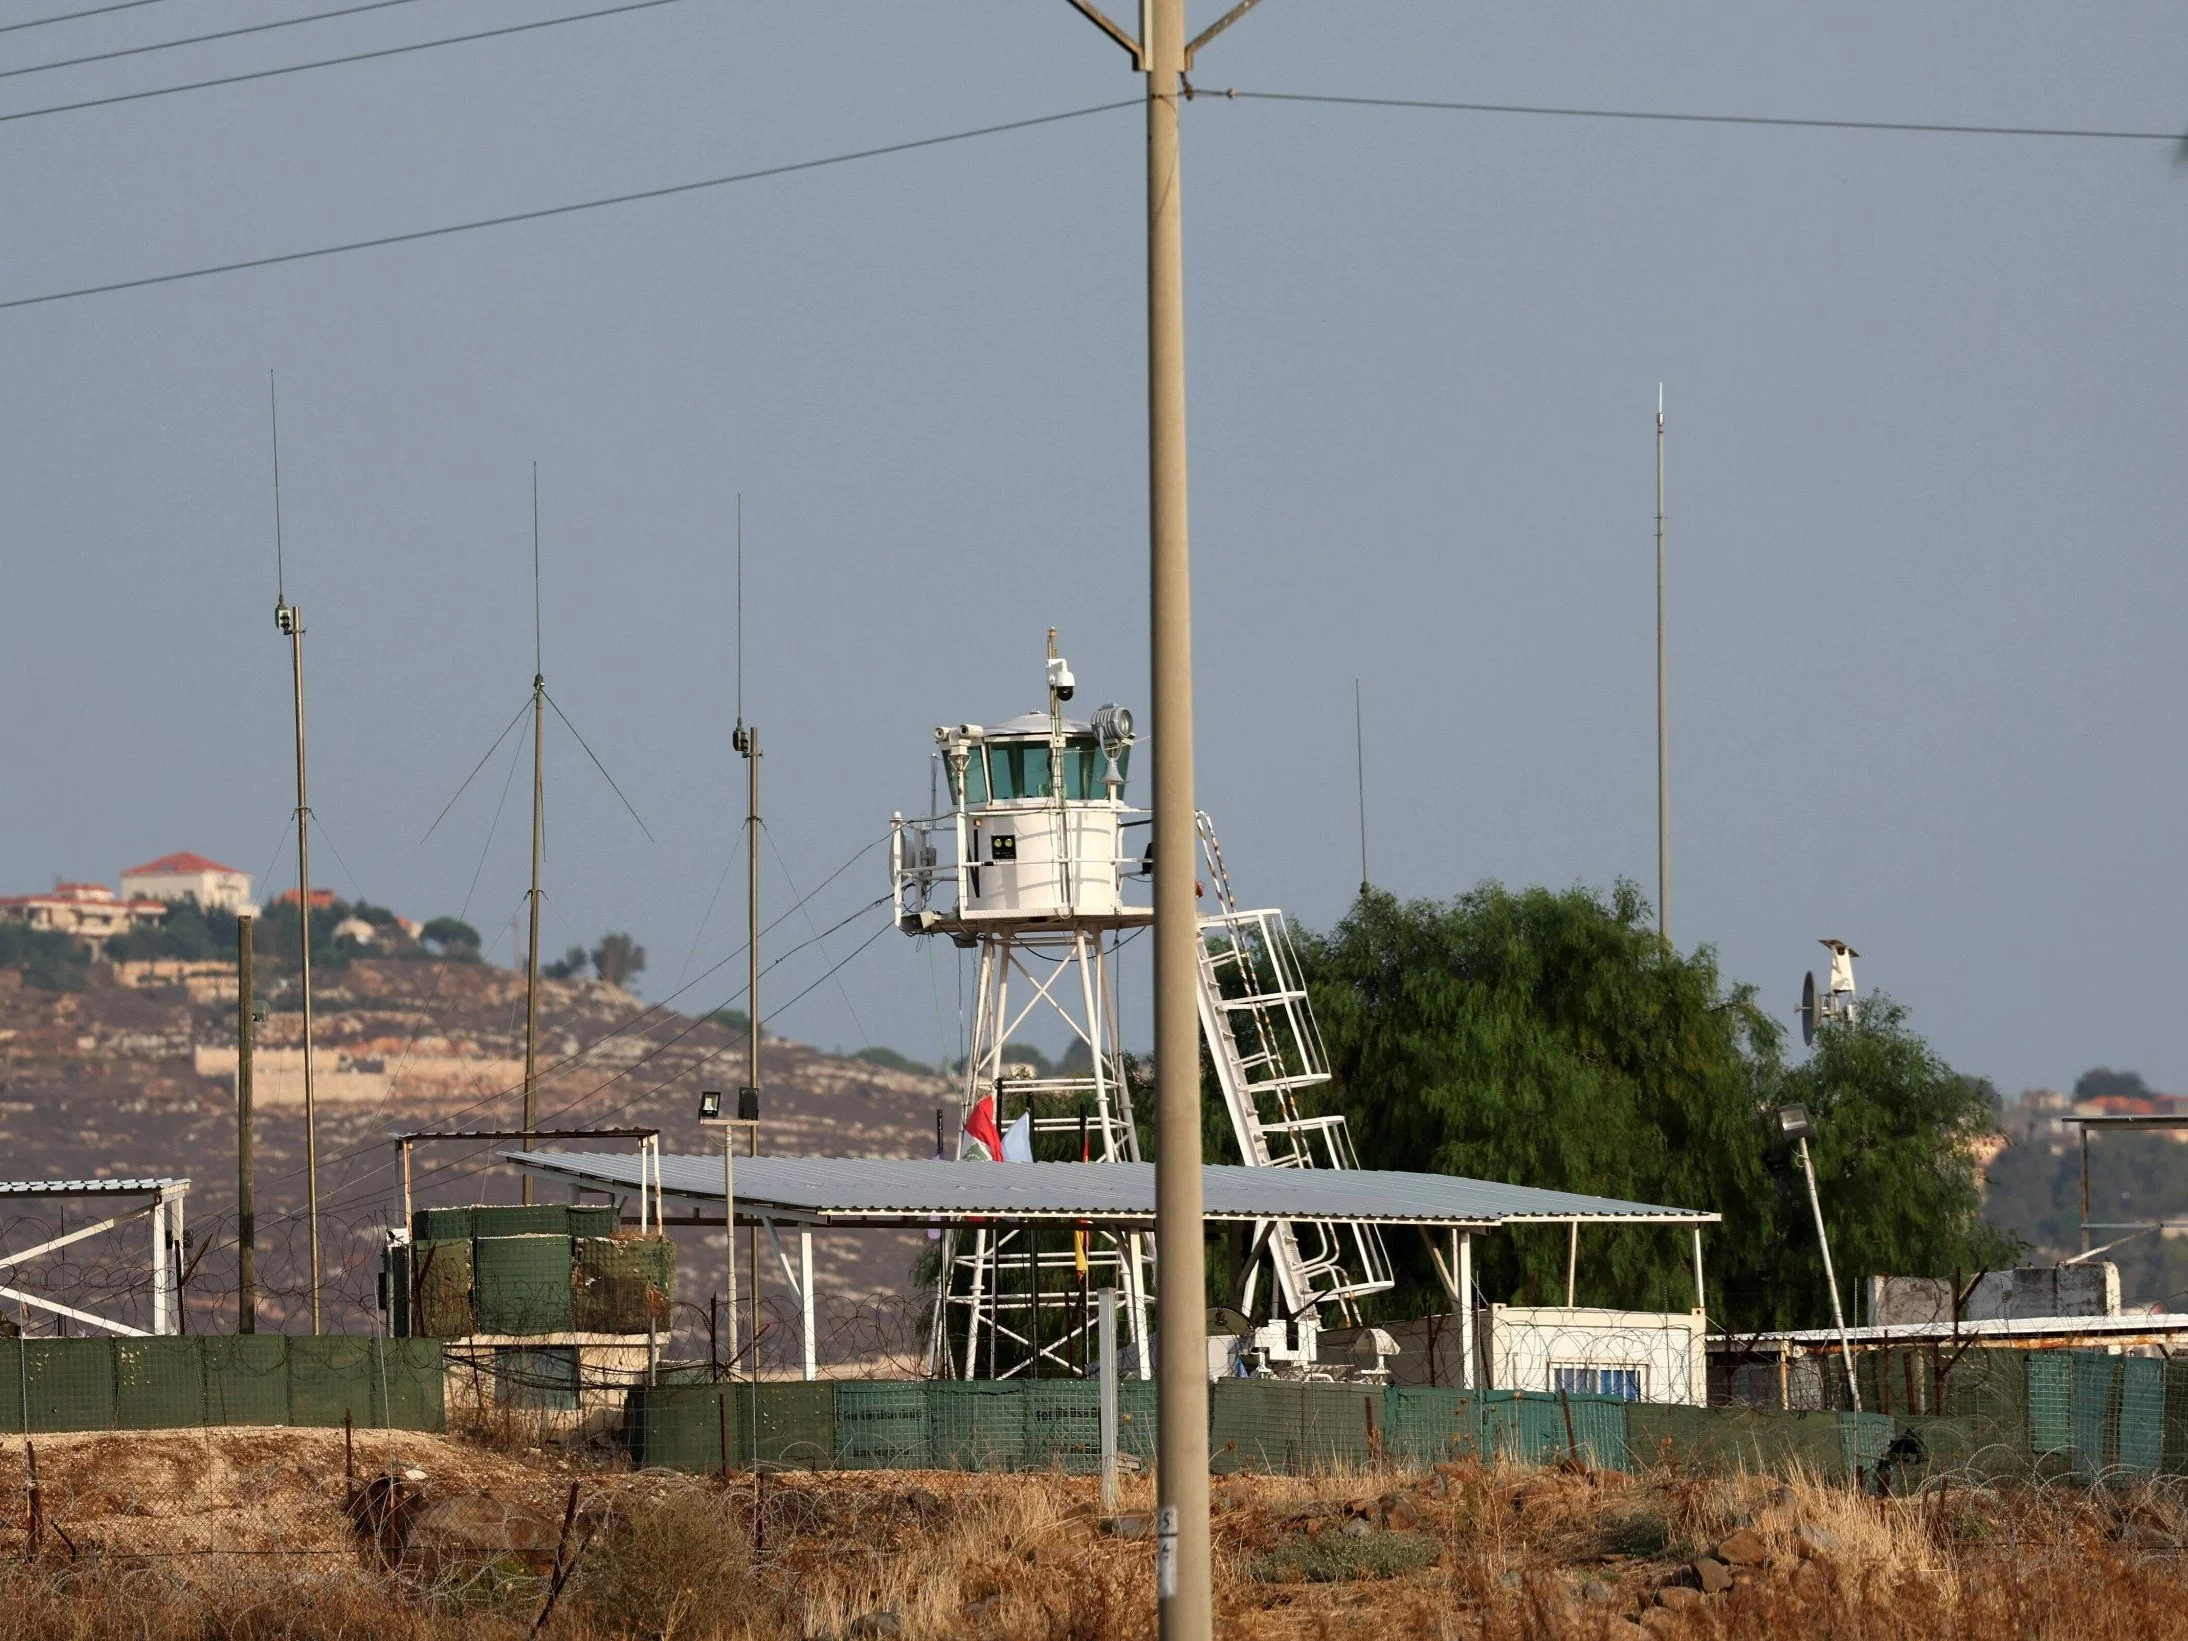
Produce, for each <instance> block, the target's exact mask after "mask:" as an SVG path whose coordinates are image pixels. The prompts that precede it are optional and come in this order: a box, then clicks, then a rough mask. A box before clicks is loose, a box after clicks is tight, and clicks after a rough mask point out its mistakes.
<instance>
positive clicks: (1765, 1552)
mask: <svg viewBox="0 0 2188 1641" xmlns="http://www.w3.org/2000/svg"><path fill="white" fill-rule="evenodd" d="M1717 1559H1718V1560H1719V1561H1721V1562H1723V1563H1724V1564H1725V1565H1726V1566H1728V1567H1760V1566H1761V1565H1762V1564H1763V1563H1764V1562H1766V1561H1768V1560H1769V1559H1770V1547H1769V1546H1768V1545H1767V1544H1765V1543H1763V1540H1762V1535H1761V1534H1760V1533H1758V1532H1756V1531H1755V1530H1754V1529H1753V1528H1752V1527H1742V1528H1740V1529H1739V1530H1738V1531H1737V1532H1733V1533H1727V1534H1726V1535H1725V1536H1724V1538H1723V1539H1721V1540H1720V1541H1719V1542H1718V1545H1717Z"/></svg>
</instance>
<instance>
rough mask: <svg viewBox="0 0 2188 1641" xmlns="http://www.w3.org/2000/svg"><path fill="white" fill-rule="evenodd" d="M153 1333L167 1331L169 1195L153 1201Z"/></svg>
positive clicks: (161, 1195)
mask: <svg viewBox="0 0 2188 1641" xmlns="http://www.w3.org/2000/svg"><path fill="white" fill-rule="evenodd" d="M150 1219H151V1222H152V1331H153V1332H154V1333H155V1334H160V1333H165V1332H166V1331H167V1193H166V1192H165V1191H162V1192H160V1194H159V1195H158V1196H156V1197H154V1198H153V1199H152V1212H151V1215H150Z"/></svg>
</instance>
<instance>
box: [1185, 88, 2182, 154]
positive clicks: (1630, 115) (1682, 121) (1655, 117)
mask: <svg viewBox="0 0 2188 1641" xmlns="http://www.w3.org/2000/svg"><path fill="white" fill-rule="evenodd" d="M1198 95H1199V96H1201V97H1219V98H1222V99H1223V100H1225V101H1231V100H1234V99H1235V100H1237V101H1239V102H1260V103H1329V104H1334V105H1337V106H1339V107H1350V108H1414V109H1432V110H1436V111H1439V112H1447V113H1457V114H1536V115H1545V116H1551V117H1555V118H1558V119H1574V120H1650V121H1660V122H1664V123H1669V124H1674V125H1759V126H1780V127H1786V128H1790V129H1793V130H1802V131H1901V132H1913V133H1917V134H1920V135H1924V136H1954V137H2066V138H2085V139H2093V140H2097V141H2103V142H2182V141H2188V133H2183V132H2180V131H2124V130H2097V129H2089V128H2084V127H2078V126H2056V125H1947V124H1943V123H1941V122H1938V121H1932V120H1836V119H1803V118H1799V117H1795V116H1792V115H1778V114H1683V113H1678V112H1676V111H1670V110H1661V109H1646V108H1562V107H1557V106H1553V105H1548V104H1539V103H1462V102H1444V101H1440V100H1436V99H1431V98H1425V97H1336V96H1324V95H1318V94H1315V93H1311V92H1304V91H1235V90H1224V91H1203V92H1200V93H1199V94H1198Z"/></svg>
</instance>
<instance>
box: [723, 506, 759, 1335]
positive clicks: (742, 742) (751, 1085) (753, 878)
mask: <svg viewBox="0 0 2188 1641" xmlns="http://www.w3.org/2000/svg"><path fill="white" fill-rule="evenodd" d="M730 745H731V746H733V747H735V748H736V749H737V752H738V753H739V755H740V756H742V757H743V759H744V761H745V1030H746V1033H747V1036H746V1041H745V1086H744V1087H743V1088H742V1089H740V1090H738V1093H737V1115H738V1116H739V1117H746V1116H749V1117H750V1118H751V1119H752V1127H751V1129H750V1133H751V1139H750V1141H749V1144H748V1149H747V1151H746V1155H748V1156H754V1157H756V1156H758V1155H759V1154H760V1122H759V1117H760V730H759V726H758V725H756V724H747V723H746V722H745V498H744V493H743V492H742V491H739V492H738V494H737V728H736V731H735V732H734V733H733V734H732V735H731V736H730ZM723 1233H724V1235H726V1236H728V1237H729V1238H730V1239H731V1240H732V1241H734V1240H735V1237H736V1234H737V1233H736V1227H735V1226H733V1225H726V1224H725V1225H724V1227H723ZM749 1234H750V1237H751V1243H752V1350H753V1356H752V1372H753V1374H754V1375H755V1376H757V1374H758V1373H759V1369H760V1358H759V1348H760V1233H759V1229H758V1228H757V1227H754V1228H753V1230H752V1231H751V1232H750V1233H749Z"/></svg>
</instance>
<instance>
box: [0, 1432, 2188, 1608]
mask: <svg viewBox="0 0 2188 1641" xmlns="http://www.w3.org/2000/svg"><path fill="white" fill-rule="evenodd" d="M37 1447H38V1458H39V1463H40V1469H41V1477H42V1481H43V1484H44V1495H43V1496H44V1498H45V1500H46V1504H45V1514H44V1519H43V1523H42V1529H41V1537H40V1540H39V1544H38V1554H37V1556H36V1558H35V1559H27V1558H26V1552H27V1551H28V1550H29V1549H30V1547H31V1546H30V1537H29V1532H30V1528H29V1521H28V1515H27V1510H26V1507H25V1502H24V1500H25V1492H24V1488H23V1483H24V1479H25V1477H24V1466H23V1459H24V1455H23V1453H22V1449H21V1444H20V1442H19V1441H16V1440H15V1439H13V1438H10V1439H9V1440H8V1441H7V1442H6V1443H5V1444H4V1445H0V1607H4V1610H6V1611H8V1612H9V1614H10V1621H9V1632H10V1633H11V1634H14V1635H22V1636H29V1637H43V1636H48V1635H51V1636H56V1637H58V1636H62V1635H66V1636H69V1637H71V1638H73V1641H105V1638H106V1637H108V1636H114V1637H117V1638H118V1637H120V1636H122V1635H124V1634H127V1635H130V1636H133V1637H138V1638H140V1641H170V1638H172V1641H183V1638H184V1637H190V1638H193V1641H194V1638H199V1637H204V1636H212V1635H221V1636H229V1635H250V1636H268V1637H271V1636H281V1637H290V1638H295V1641H312V1638H317V1637H328V1638H330V1641H331V1638H332V1637H335V1636H338V1635H339V1636H352V1635H355V1636H362V1635H374V1636H400V1637H409V1638H413V1641H443V1638H453V1637H456V1636H459V1635H460V1636H464V1637H480V1638H484V1641H500V1638H502V1637H508V1638H510V1641H514V1638H515V1637H516V1636H518V1635H519V1634H522V1633H525V1632H526V1631H528V1630H529V1629H530V1628H531V1626H532V1625H533V1624H534V1622H535V1621H536V1620H537V1619H538V1617H539V1615H540V1612H541V1610H542V1608H543V1607H544V1606H545V1605H546V1604H547V1599H548V1596H549V1593H550V1592H551V1591H552V1590H553V1588H554V1586H555V1583H556V1578H557V1574H558V1572H559V1573H560V1574H561V1575H562V1583H563V1589H562V1593H561V1595H560V1596H559V1597H557V1598H556V1601H555V1611H554V1613H553V1614H552V1616H551V1617H550V1619H549V1622H548V1624H547V1625H546V1626H545V1628H544V1630H543V1632H542V1633H545V1634H548V1635H554V1636H562V1637H567V1638H569V1641H608V1638H609V1637H624V1638H636V1637H641V1636H644V1637H658V1638H662V1641H667V1638H668V1637H671V1636H674V1637H677V1638H679V1641H731V1638H735V1641H823V1638H828V1641H850V1638H853V1637H880V1636H901V1637H904V1638H906V1641H927V1638H933V1641H941V1638H945V1637H950V1638H964V1641H1006V1638H1010V1641H1016V1638H1021V1637H1023V1638H1034V1641H1043V1638H1055V1641H1068V1638H1081V1637H1083V1638H1088V1641H1092V1638H1095V1637H1102V1638H1109V1637H1123V1638H1139V1637H1152V1636H1153V1634H1154V1632H1155V1610H1154V1600H1153V1572H1154V1568H1153V1561H1154V1551H1153V1540H1152V1535H1151V1532H1150V1510H1151V1504H1152V1497H1151V1488H1150V1486H1149V1483H1148V1480H1147V1478H1145V1477H1141V1476H1132V1477H1127V1478H1126V1480H1125V1488H1124V1496H1123V1499H1122V1501H1121V1508H1120V1509H1119V1510H1118V1511H1117V1512H1115V1513H1112V1514H1105V1513H1104V1512H1103V1511H1102V1510H1101V1509H1100V1508H1099V1506H1098V1503H1097V1496H1096V1487H1095V1483H1094V1482H1093V1480H1092V1479H1091V1478H1087V1477H1074V1476H1064V1475H1055V1474H1052V1475H1014V1476H983V1475H967V1474H963V1473H954V1472H953V1473H934V1472H928V1473H914V1472H867V1473H851V1474H817V1475H784V1476H776V1477H770V1478H767V1479H766V1480H765V1481H764V1483H762V1482H756V1481H755V1479H754V1478H752V1477H750V1476H746V1475H739V1476H735V1477H732V1478H729V1479H728V1480H727V1481H723V1480H719V1479H716V1478H690V1477H678V1476H670V1475H665V1474H659V1473H650V1474H633V1473H632V1472H630V1471H629V1470H628V1469H627V1468H622V1467H619V1466H617V1465H616V1464H615V1463H613V1462H612V1460H610V1459H608V1458H607V1457H606V1456H605V1455H604V1454H602V1453H597V1452H596V1453H590V1454H571V1453H558V1454H543V1453H539V1452H528V1451H516V1450H509V1449H503V1448H496V1447H495V1446H493V1445H491V1443H489V1442H483V1441H481V1440H478V1439H464V1438H456V1437H432V1436H418V1435H409V1434H397V1435H392V1436H388V1437H384V1438H383V1437H381V1436H379V1435H376V1434H368V1433H359V1435H358V1436H357V1438H356V1443H355V1447H354V1450H353V1451H345V1443H344V1439H343V1436H342V1433H341V1432H339V1431H217V1432H208V1433H197V1432H189V1433H185V1432H172V1433H168V1432H162V1433H156V1434H150V1435H143V1434H136V1435H131V1436H128V1437H120V1436H76V1437H55V1438H41V1439H40V1440H39V1441H38V1444H37ZM368 1488H369V1489H372V1490H373V1491H372V1492H371V1494H370V1495H369V1497H367V1496H366V1490H367V1489H368ZM361 1498H362V1499H364V1502H362V1503H352V1504H350V1505H349V1506H348V1507H346V1506H345V1501H357V1500H360V1499H361ZM391 1500H392V1501H393V1503H392V1505H390V1503H389V1501H391ZM1214 1511H1215V1514H1214V1540H1215V1606H1216V1614H1217V1633H1218V1634H1219V1635H1221V1636H1225V1637H1241V1638H1243V1637H1254V1638H1256V1641H1259V1638H1270V1641H1293V1638H1300V1641H1304V1638H1308V1637H1334V1636H1359V1637H1384V1636H1388V1637H1423V1638H1434V1641H1456V1638H1462V1637H1463V1638H1466V1641H1522V1638H1534V1637H1542V1638H1564V1637H1573V1638H1583V1637H1585V1638H1595V1641H1603V1638H1606V1637H1607V1638H1612V1641H1617V1638H1628V1637H1630V1638H1632V1641H1646V1638H1648V1637H1652V1636H1654V1637H1664V1638H1667V1641H1669V1638H1675V1637H1682V1636H1692V1637H1696V1638H1703V1637H1710V1638H1724V1637H1740V1638H1746V1637H1764V1636H1772V1637H1775V1636H1802V1637H1809V1636H1820V1637H1827V1638H1833V1641H1836V1638H1846V1641H1852V1638H1854V1637H1868V1636H1877V1635H1892V1636H1899V1637H1916V1638H1932V1637H1934V1638H1939V1641H1945V1638H1952V1641H1977V1638H1981V1641H2007V1638H2022V1637H2027V1638H2045V1641H2049V1638H2053V1637H2057V1638H2060V1641H2065V1638H2067V1637H2075V1638H2078V1641H2125V1638H2127V1637H2130V1636H2134V1637H2145V1636H2148V1637H2167V1636H2181V1635H2188V1602H2184V1601H2183V1599H2182V1597H2183V1595H2184V1594H2188V1589H2184V1580H2183V1569H2182V1549H2181V1547H2182V1543H2183V1536H2182V1535H2183V1529H2184V1527H2188V1515H2184V1512H2183V1509H2182V1502H2181V1499H2180V1497H2179V1495H2178V1494H2177V1492H2176V1491H2174V1490H2172V1489H2170V1488H2164V1487H2147V1486H2145V1487H2141V1488H2137V1489H2134V1490H2131V1491H2124V1492H2096V1493H2082V1492H2076V1491H2072V1490H2051V1491H2027V1490H2014V1489H2005V1490H1994V1489H1985V1488H1981V1487H1953V1488H1948V1489H1943V1490H1940V1491H1937V1492H1933V1493H1926V1494H1924V1495H1922V1496H1919V1497H1915V1498H1910V1499H1880V1498H1874V1497H1869V1496H1866V1495H1863V1494H1859V1493H1855V1492H1852V1491H1849V1490H1847V1489H1845V1488H1842V1487H1829V1486H1823V1485H1819V1484H1816V1483H1813V1482H1809V1481H1804V1480H1801V1479H1797V1478H1796V1479H1793V1480H1790V1481H1784V1480H1777V1479H1772V1478H1762V1477H1737V1476H1736V1477H1712V1476H1698V1475H1688V1474H1681V1473H1678V1472H1675V1471H1664V1472H1658V1473H1655V1474H1651V1475H1647V1476H1642V1477H1626V1476H1621V1475H1616V1474H1609V1473H1600V1472H1597V1473H1589V1472H1583V1471H1579V1470H1573V1469H1558V1470H1549V1471H1533V1472H1530V1471H1525V1470H1519V1469H1514V1468H1509V1467H1486V1466H1480V1465H1447V1466H1440V1467H1438V1468H1436V1469H1434V1470H1431V1471H1426V1472H1422V1471H1407V1470H1396V1469H1389V1470H1358V1471H1350V1472H1344V1473H1335V1474H1329V1475H1324V1476H1318V1477H1311V1478H1288V1477H1230V1478H1223V1479H1219V1480H1218V1482H1217V1483H1216V1487H1215V1495H1214ZM756 1518H757V1519H756ZM276 1543H278V1544H279V1545H280V1546H281V1548H282V1551H283V1554H282V1555H281V1556H280V1557H275V1558H268V1557H266V1556H264V1555H263V1554H248V1553H238V1552H243V1551H249V1550H252V1549H253V1547H254V1546H256V1547H258V1548H260V1549H263V1548H264V1547H266V1546H269V1545H273V1544H276Z"/></svg>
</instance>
